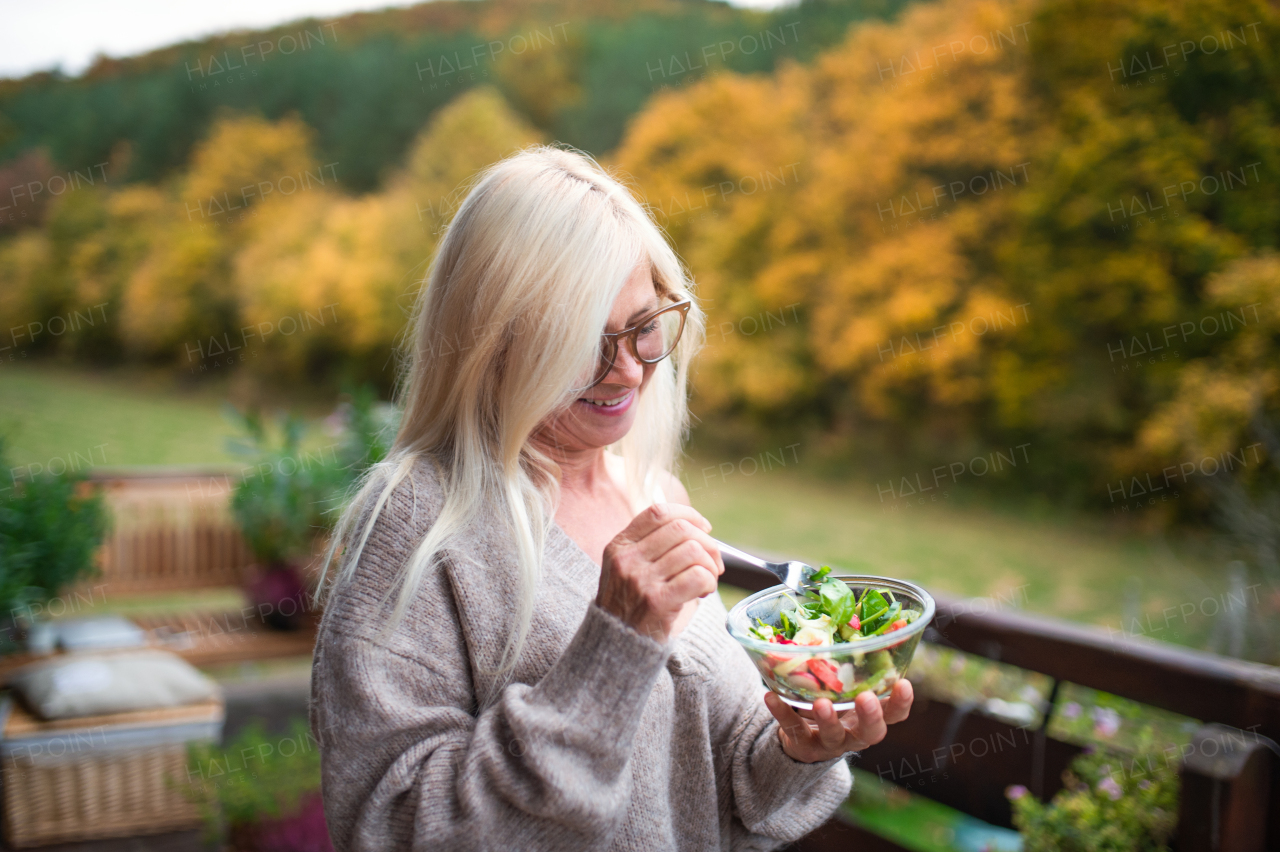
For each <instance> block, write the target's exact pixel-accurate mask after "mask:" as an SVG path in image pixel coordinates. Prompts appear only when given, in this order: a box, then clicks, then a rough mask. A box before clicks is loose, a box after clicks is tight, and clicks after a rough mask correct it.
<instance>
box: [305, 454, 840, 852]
mask: <svg viewBox="0 0 1280 852" xmlns="http://www.w3.org/2000/svg"><path fill="white" fill-rule="evenodd" d="M441 499H442V493H441V489H440V485H439V482H438V478H437V475H436V473H435V468H434V466H433V465H431V464H428V463H421V464H419V465H418V466H417V467H416V468H415V472H414V474H413V476H412V477H411V481H406V483H404V484H403V485H402V486H400V487H399V488H398V489H397V490H396V491H395V492H394V493H393V495H392V497H391V498H390V499H389V501H388V503H387V506H386V508H385V509H384V511H383V513H382V516H381V517H380V518H379V520H378V522H377V523H376V525H375V527H374V530H373V533H372V535H371V536H370V538H369V541H368V545H367V546H366V548H365V550H364V553H363V555H362V556H361V558H360V562H359V566H358V568H357V571H356V574H355V576H354V578H353V579H352V580H351V581H350V582H348V583H345V584H342V585H339V586H338V587H337V588H336V589H335V590H334V592H333V596H332V597H331V598H330V600H329V603H328V604H327V606H326V610H325V614H324V620H323V623H322V626H321V629H320V636H319V639H318V641H317V643H316V653H315V663H314V669H313V674H312V687H311V688H312V701H311V723H312V727H313V729H314V732H315V735H316V737H317V738H318V739H319V742H320V749H321V755H322V761H323V763H322V767H323V769H322V773H323V793H324V807H325V815H326V819H327V820H328V824H329V833H330V835H331V836H332V838H333V842H334V847H335V848H336V849H337V850H340V852H341V850H348V849H359V850H378V852H382V850H391V849H422V850H427V849H430V850H436V849H450V850H489V849H492V850H504V852H506V851H507V850H548V852H568V850H579V849H581V850H587V849H590V850H596V849H611V850H637V852H639V850H643V852H655V850H663V849H682V850H713V849H771V848H774V847H776V846H778V845H781V843H782V842H785V841H789V840H794V839H796V838H799V837H800V836H802V835H804V834H806V833H807V832H809V831H811V830H812V829H814V828H816V827H817V826H818V825H820V824H821V823H822V822H823V821H824V820H825V819H827V817H828V816H830V815H831V813H832V812H833V811H834V810H835V808H836V807H837V806H838V805H839V803H840V802H841V801H842V800H843V799H844V797H845V796H846V795H847V794H848V792H849V786H850V776H849V770H848V768H847V767H846V765H845V764H844V762H843V761H841V760H838V759H837V760H834V761H830V762H827V763H819V764H805V763H800V762H798V761H795V760H792V759H791V758H790V757H788V756H787V755H786V754H785V753H784V752H783V751H782V748H781V746H780V744H779V741H778V732H777V723H776V722H775V721H774V720H773V717H772V716H770V714H769V712H768V711H767V710H766V708H765V706H764V703H763V701H762V700H761V696H762V695H763V686H762V684H761V681H760V677H759V675H758V674H757V673H756V671H755V668H754V666H753V665H752V664H751V662H750V660H748V658H747V656H746V654H745V652H743V650H742V649H741V648H740V647H739V646H738V645H737V643H736V642H734V640H733V639H732V638H731V637H730V636H729V634H728V632H727V631H726V630H725V610H724V607H723V605H722V604H721V603H720V601H719V599H718V598H717V597H716V596H714V595H712V596H711V597H709V598H706V599H705V600H703V601H702V602H701V603H700V605H699V608H698V612H697V614H696V615H695V616H694V618H693V620H692V621H691V622H690V624H689V626H688V627H687V628H685V630H684V631H683V632H682V633H681V634H680V635H679V636H678V637H677V638H676V639H675V640H674V641H673V642H671V643H669V644H668V645H666V646H662V645H659V644H658V643H656V642H654V641H653V640H651V639H649V638H647V637H644V636H641V635H640V634H638V633H636V632H634V631H633V630H631V629H630V628H629V627H627V626H626V625H625V624H623V623H622V622H621V621H619V620H618V619H616V618H614V617H613V616H612V615H610V614H608V613H606V612H605V611H604V610H602V609H600V608H599V607H598V606H596V604H595V603H594V599H595V594H596V589H597V586H598V583H599V574H600V569H599V568H598V567H597V566H596V565H595V563H594V562H592V561H591V559H590V557H588V556H587V555H586V553H584V552H583V551H582V549H581V548H579V547H578V546H577V544H575V543H574V542H573V540H572V539H570V538H569V537H568V535H567V534H566V533H565V532H564V531H563V530H561V529H560V527H559V526H554V525H553V527H552V529H551V531H550V534H549V536H548V542H547V546H546V555H545V562H544V565H545V569H544V570H545V574H544V579H543V581H542V584H541V588H540V589H539V593H538V597H537V605H536V609H535V614H534V618H533V624H532V629H531V632H530V634H529V639H528V642H527V644H526V646H525V650H524V652H523V654H522V656H521V658H520V659H519V661H518V663H517V666H516V668H515V670H514V676H513V677H512V679H511V680H510V681H509V682H506V683H504V682H503V680H502V679H501V678H500V677H498V676H496V675H494V674H491V672H492V671H493V670H494V669H495V668H496V666H497V663H498V661H499V657H500V655H501V652H502V647H503V643H504V640H505V637H506V635H507V630H508V628H509V625H510V624H511V622H512V620H513V618H514V615H513V611H512V608H511V606H510V598H509V592H508V590H509V589H510V588H511V587H512V585H513V583H514V580H513V578H514V576H515V575H514V570H515V569H514V560H513V548H512V546H510V545H509V544H508V543H507V540H506V538H505V536H503V535H502V534H501V533H500V532H499V531H498V530H497V526H498V525H496V524H477V529H476V530H475V531H474V533H472V534H471V535H470V536H469V537H468V538H467V540H466V541H465V542H464V543H463V545H462V546H461V547H460V548H459V552H458V553H457V554H456V555H454V556H453V557H451V558H450V559H449V560H448V561H447V562H446V564H444V565H443V566H442V567H441V568H440V569H439V570H437V571H435V572H433V573H432V574H431V575H430V576H428V577H427V578H426V580H425V581H424V582H423V585H422V588H421V591H420V592H419V593H418V594H417V596H416V597H415V598H414V600H413V602H412V605H411V606H410V608H409V611H408V615H407V617H406V618H405V619H404V621H403V622H402V624H401V625H400V626H399V627H398V628H397V629H396V630H395V631H394V633H392V634H391V635H390V636H389V637H385V638H379V636H378V633H379V629H380V627H381V626H382V625H383V624H384V623H385V622H386V621H387V618H388V614H389V612H390V605H389V604H388V605H384V604H382V603H381V601H382V598H383V596H384V595H385V594H386V592H387V591H388V589H389V588H391V587H392V585H393V583H394V580H395V577H396V575H397V571H398V569H399V568H400V566H401V565H402V564H403V563H404V561H405V560H406V558H407V556H408V554H409V553H410V550H411V549H412V548H413V546H414V545H415V544H416V543H417V542H418V541H419V540H420V539H421V537H422V536H423V534H424V533H425V532H426V530H427V529H428V528H429V527H430V526H431V524H432V522H433V521H434V519H435V517H436V516H437V514H438V511H439V506H440V502H441Z"/></svg>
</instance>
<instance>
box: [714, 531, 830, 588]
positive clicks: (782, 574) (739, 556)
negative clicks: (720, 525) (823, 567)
mask: <svg viewBox="0 0 1280 852" xmlns="http://www.w3.org/2000/svg"><path fill="white" fill-rule="evenodd" d="M712 541H714V542H715V543H716V547H718V548H720V556H721V558H722V559H724V561H725V564H726V565H727V564H729V563H730V562H740V563H742V564H743V565H749V566H751V567H752V568H761V569H763V570H765V571H768V572H769V573H770V574H772V575H773V576H775V577H777V578H778V580H779V581H781V582H782V584H783V585H784V586H786V587H787V588H789V589H791V590H792V591H793V592H799V591H801V590H803V589H804V588H805V587H806V586H811V585H812V584H811V583H810V582H809V578H810V577H812V576H813V574H814V572H815V571H816V570H817V569H815V568H814V567H813V566H811V565H806V564H804V563H803V562H795V561H791V562H766V561H765V560H763V559H761V558H760V557H758V556H752V555H751V554H750V553H743V552H742V551H741V550H739V549H738V548H736V547H734V546H733V545H731V544H725V543H724V542H723V541H720V540H719V539H712Z"/></svg>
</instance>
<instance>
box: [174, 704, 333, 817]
mask: <svg viewBox="0 0 1280 852" xmlns="http://www.w3.org/2000/svg"><path fill="white" fill-rule="evenodd" d="M187 781H188V786H187V788H186V789H185V791H184V793H185V795H186V796H187V798H188V799H189V800H190V801H192V802H194V803H196V804H197V805H199V806H200V809H201V812H202V813H203V814H204V818H205V824H206V827H207V828H208V830H209V832H210V833H211V834H217V833H218V832H219V831H220V829H221V828H222V827H223V826H226V827H227V828H229V829H232V830H234V829H236V828H237V827H240V826H246V825H253V824H255V823H259V822H262V821H263V820H266V819H271V818H278V817H281V816H286V815H288V814H290V813H291V812H293V811H295V810H296V809H297V808H298V806H299V804H300V803H301V802H302V801H303V799H304V798H305V797H306V796H307V795H308V794H310V793H314V792H315V791H317V790H319V789H320V749H319V747H318V744H317V743H316V740H315V738H314V737H313V736H312V735H311V731H310V729H309V728H308V726H307V723H306V722H305V721H304V720H302V719H295V720H294V721H293V723H292V724H291V726H290V732H289V734H288V735H286V736H270V735H268V734H267V732H266V731H265V730H264V729H263V727H262V725H261V724H260V723H258V722H254V723H253V724H251V725H249V726H248V727H246V728H245V729H244V731H242V732H241V733H240V734H239V736H237V737H236V738H235V739H234V740H232V741H231V742H229V743H227V745H226V746H225V747H220V746H217V745H213V744H199V745H192V746H189V747H188V749H187Z"/></svg>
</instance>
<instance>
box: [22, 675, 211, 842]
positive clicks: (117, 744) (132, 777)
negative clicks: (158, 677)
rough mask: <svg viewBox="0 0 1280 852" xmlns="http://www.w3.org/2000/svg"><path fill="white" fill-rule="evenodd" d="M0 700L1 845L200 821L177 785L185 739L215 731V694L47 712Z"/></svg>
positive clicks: (182, 780)
mask: <svg viewBox="0 0 1280 852" xmlns="http://www.w3.org/2000/svg"><path fill="white" fill-rule="evenodd" d="M4 705H6V706H5V707H3V708H0V714H6V715H7V718H5V719H4V722H3V738H2V739H0V759H2V760H3V770H2V771H0V777H2V778H3V784H4V837H5V840H6V841H8V843H9V845H10V846H15V847H17V846H41V845H44V844H47V843H59V842H65V841H71V840H92V839H100V838H106V837H125V836H131V835H140V834H154V833H157V832H162V831H178V830H182V829H189V828H196V827H198V826H199V825H200V814H199V811H198V810H197V808H196V806H195V805H193V804H192V803H190V802H189V801H188V800H187V799H186V798H184V796H183V795H182V788H183V787H184V786H185V784H186V781H187V744H188V743H192V742H201V741H210V740H217V739H218V738H219V737H220V736H221V733H222V722H223V718H224V715H225V712H224V707H223V703H222V702H221V701H220V700H216V701H207V702H202V703H200V704H190V705H186V706H184V707H174V708H168V709H163V710H140V711H136V712H130V713H113V714H111V715H108V716H88V717H83V718H79V719H65V720H60V721H56V722H44V721H41V720H40V719H38V718H36V717H35V716H33V715H32V714H31V713H29V712H28V711H27V710H26V709H25V708H24V707H23V706H22V705H21V704H20V703H18V702H14V701H12V699H5V700H4ZM6 711H7V712H6Z"/></svg>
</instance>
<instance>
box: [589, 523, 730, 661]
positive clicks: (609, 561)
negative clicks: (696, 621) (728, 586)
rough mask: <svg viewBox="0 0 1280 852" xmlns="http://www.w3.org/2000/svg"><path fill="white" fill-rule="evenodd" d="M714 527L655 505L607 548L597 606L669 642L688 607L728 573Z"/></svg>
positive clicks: (713, 589) (648, 634)
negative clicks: (688, 604) (713, 532)
mask: <svg viewBox="0 0 1280 852" xmlns="http://www.w3.org/2000/svg"><path fill="white" fill-rule="evenodd" d="M710 531H711V523H710V522H709V521H708V520H707V519H706V518H704V517H702V515H700V514H698V512H697V511H695V510H694V509H693V508H691V507H689V506H683V505H681V504H679V503H655V504H653V505H652V506H650V507H649V508H648V509H645V510H644V511H643V512H641V513H640V514H638V515H636V516H635V518H633V519H632V521H631V523H630V524H628V525H627V528H626V529H625V530H623V531H622V532H620V533H618V535H617V536H615V537H614V539H613V541H611V542H609V544H608V545H606V546H605V549H604V562H603V564H602V565H601V572H600V591H599V593H598V594H597V595H596V603H598V604H599V605H600V607H601V608H602V609H604V610H606V611H607V612H610V613H612V614H613V615H615V616H617V617H618V618H619V619H621V620H622V621H623V622H624V623H625V624H627V625H628V626H630V627H631V628H632V629H633V630H635V631H636V632H637V633H640V634H642V635H645V636H648V637H649V638H651V639H653V640H654V641H655V642H660V643H664V644H665V643H666V642H667V640H668V639H669V638H670V636H671V627H672V625H673V624H674V623H675V621H676V618H677V617H678V616H679V615H680V610H681V609H682V608H683V607H684V605H685V604H686V603H688V602H689V601H691V600H693V599H695V598H702V597H706V596H707V595H709V594H711V593H712V592H714V591H715V590H716V581H717V579H718V578H719V576H720V575H721V574H723V573H724V562H723V561H722V560H721V558H720V550H719V549H718V548H717V547H716V546H715V544H713V543H712V540H711V536H709V535H708V533H709V532H710Z"/></svg>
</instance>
